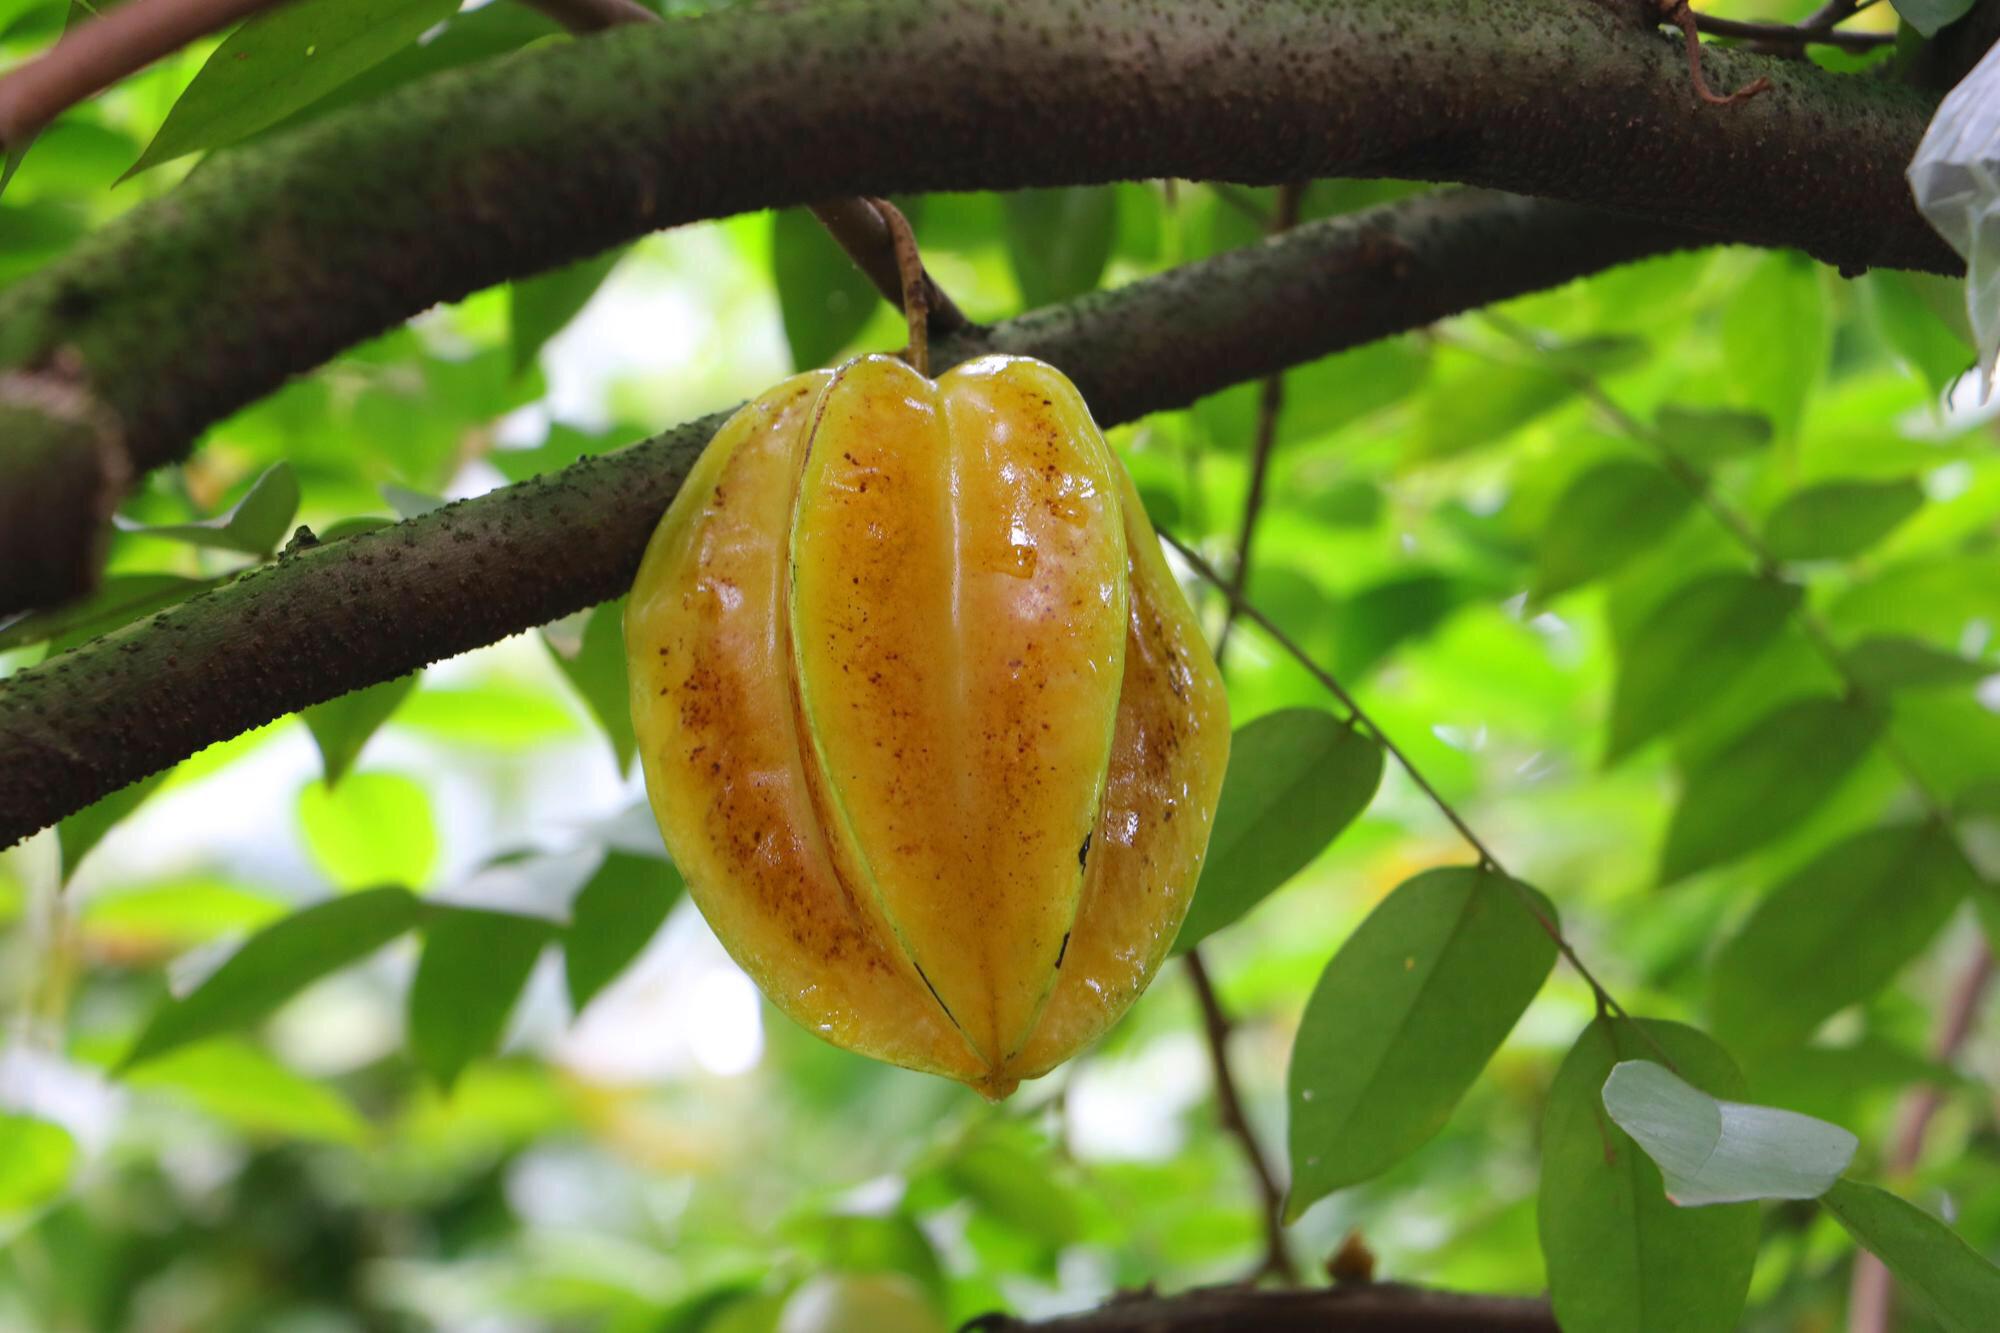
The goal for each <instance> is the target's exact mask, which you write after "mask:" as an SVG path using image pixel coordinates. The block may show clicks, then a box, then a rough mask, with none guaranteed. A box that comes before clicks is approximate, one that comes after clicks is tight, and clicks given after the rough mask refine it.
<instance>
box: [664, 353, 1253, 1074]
mask: <svg viewBox="0 0 2000 1333" xmlns="http://www.w3.org/2000/svg"><path fill="white" fill-rule="evenodd" d="M625 639H626V651H627V655H628V659H629V664H630V673H629V674H630V678H631V689H632V717H633V725H634V729H635V731H636V733H637V736H638V739H639V748H640V755H641V760H642V763H643V766H644V769H645V774H646V785H647V791H648V793H649V795H650V797H651V801H652V805H653V810H654V813H655V815H656V816H657V817H658V819H659V823H660V829H661V832H662V834H663V835H664V836H665V838H666V842H667V846H668V849H669V850H670V851H671V852H672V853H673V856H674V859H675V861H676V863H677V864H678V865H679V867H680V869H681V872H682V874H683V875H684V877H685V878H686V880H687V882H688V886H689V891H690V893H691V894H692V896H693V897H694V899H695V902H696V904H697V905H698V906H699V907H700V908H701V911H702V913H703V915H705V916H706V917H707V918H708V921H709V924H710V925H711V926H712V927H713V928H714V930H715V933H716V935H717V937H718V938H719V939H720V940H721V941H722V943H723V945H724V946H725V947H726V948H728V950H729V951H730V953H731V955H732V956H733V957H735V959H736V960H737V962H738V963H739V964H741V965H742V967H743V968H744V970H745V971H746V972H748V973H749V974H750V976H751V977H752V978H753V979H754V980H755V981H756V982H757V984H758V985H759V986H760V987H762V988H763V990H764V992H765V994H766V995H768V996H769V997H770V998H771V1000H772V1002H773V1003H775V1004H776V1005H777V1006H778V1007H779V1008H780V1009H782V1010H784V1011H785V1013H786V1014H788V1015H789V1016H790V1017H792V1018H793V1019H794V1020H796V1021H798V1022H799V1023H801V1024H802V1025H804V1026H805V1027H807V1028H808V1029H810V1030H812V1031H814V1032H816V1033H818V1034H819V1035H820V1036H822V1037H824V1038H826V1039H827V1040H829V1041H831V1042H833V1043H834V1044H835V1045H838V1046H842V1047H846V1048H848V1049H850V1050H855V1051H859V1052H861V1053H863V1054H867V1055H871V1056H874V1057H876V1058H878V1059H882V1060H887V1061H889V1062H891V1063H894V1064H899V1065H904V1066H907V1067H909V1068H913V1069H921V1070H926V1071H929V1072H933V1073H938V1074H943V1075H946V1076H949V1077H952V1078H956V1079H959V1080H961V1081H963V1082H966V1083H968V1084H970V1085H972V1086H973V1087H975V1088H978V1089H979V1090H980V1091H982V1092H984V1093H985V1094H987V1095H988V1096H992V1097H1000V1096H1005V1095H1006V1094H1007V1093H1008V1092H1010V1091H1012V1090H1013V1088H1014V1087H1015V1085H1016V1084H1018V1083H1019V1081H1020V1080H1021V1079H1024V1078H1033V1077H1036V1076H1038V1075H1040V1074H1043V1073H1046V1072H1047V1071H1048V1070H1049V1069H1052V1068H1053V1067H1054V1066H1056V1065H1057V1064H1060V1063H1061V1062H1062V1061H1063V1060H1065V1059H1067V1058H1069V1056H1071V1055H1073V1054H1075V1053H1076V1051H1078V1050H1079V1049H1081V1048H1082V1047H1083V1046H1085V1045H1087V1044H1089V1043H1090V1042H1091V1041H1093V1040H1095V1039H1096V1038H1097V1037H1098V1036H1099V1035H1100V1034H1102V1033H1103V1031H1104V1030H1105V1029H1106V1028H1108V1027H1109V1026H1110V1025H1111V1024H1112V1023H1113V1022H1114V1021H1116V1019H1117V1018H1118V1016H1119V1015H1120V1014H1122V1013H1123V1012H1124V1010H1125V1009H1126V1008H1127V1007H1128V1006H1129V1005H1130V1004H1131V1003H1132V1001H1133V1000H1135V999H1136V998H1137V997H1138V995H1139V993H1140V992H1141V991H1143V990H1144V989H1145V986H1146V983H1147V982H1148V981H1149V980H1150V979H1151V977H1152V974H1153V972H1154V971H1155V970H1156V969H1157V968H1158V966H1159V964H1160V961H1161V960H1162V959H1163V958H1164V957H1165V955H1166V952H1167V949H1168V948H1169V946H1170V945H1171V944H1172V942H1173V938H1174V933H1175V932H1176V931H1177V930H1178V929H1179V927H1180V922H1181V918H1182V916H1183V915H1184V914H1185V912H1186V910H1187V903H1188V899H1189V897H1190V896H1191V894H1192V893H1193V889H1194V884H1195V880H1196V879H1197V877H1198V876H1199V874H1200V870H1201V859H1202V855H1203V853H1204V852H1205V851H1206V849H1207V845H1208V832H1209V826H1210V823H1211V821H1212V818H1213V815H1214V811H1215V801H1216V797H1217V796H1218V794H1219V793H1220V790H1221V784H1222V776H1223V770H1224V769H1225V767H1226V766H1227V762H1228V749H1229V723H1228V710H1227V705H1226V702H1225V699H1224V695H1223V690H1222V684H1221V680H1220V677H1219V676H1218V674H1217V672H1216V669H1215V665H1214V662H1213V661H1212V660H1211V658H1210V657H1209V654H1208V649H1207V646H1206V644H1205V643H1204V641H1203V639H1202V636H1201V633H1200V628H1199V626H1198V625H1197V624H1196V622H1195V620H1194V617H1193V614H1192V612H1191V611H1190V610H1189V608H1188V606H1187V603H1186V601H1185V600H1184V599H1183V598H1182V596H1181V594H1180V590H1179V589H1178V587H1176V586H1175V584H1174V582H1173V579H1172V576H1171V574H1170V573H1169V571H1168V570H1167V567H1166V564H1165V561H1164V560H1163V559H1162V557H1161V555H1160V550H1159V543H1158V539H1157V538H1156V537H1155V535H1154V533H1153V531H1152V527H1151V525H1150V524H1149V523H1148V522H1147V519H1146V515H1145V511H1144V509H1143V507H1142V506H1141V505H1140V503H1139V500H1138V497H1137V494H1136V492H1135V491H1134V490H1133V488H1132V483H1131V480H1130V478H1128V477H1127V476H1126V474H1125V470H1124V468H1123V466H1122V465H1121V464H1120V463H1119V462H1118V460H1117V458H1116V456H1115V455H1114V454H1113V453H1112V452H1111V450H1110V448H1109V447H1108V446H1107V445H1106V444H1105V443H1104V440H1103V437H1102V435H1101V434H1099V432H1098V430H1097V428H1096V426H1095V424H1094V423H1093V422H1092V421H1091V419H1090V414H1089V411H1088V409H1087V408H1086V407H1085V406H1084V404H1083V400H1082V399H1081V397H1080V396H1079V395H1078V394H1077V392H1076V390H1075V388H1074V387H1073V386H1071V385H1070V383H1069V382H1068V381H1067V380H1066V379H1064V378H1063V377H1062V375H1061V374H1060V373H1059V372H1057V371H1056V370H1054V369H1053V368H1052V367H1049V366H1046V365H1043V364H1042V363H1040V362H1036V361H1032V360H1028V359H1026V358H1019V357H987V358H981V359H980V360H977V361H973V362H969V363H967V364H966V365H964V366H961V367H958V368H957V369H954V370H952V371H950V372H948V373H946V374H945V375H944V376H942V377H941V378H940V379H939V380H937V381H935V382H933V381H931V380H928V379H926V378H924V377H923V376H921V375H919V374H917V373H916V372H915V371H913V370H911V369H909V368H908V367H906V366H904V365H903V364H902V363H901V362H899V361H896V360H893V359H891V358H888V357H879V356H871V357H862V358H860V359H858V360H855V361H851V362H848V363H847V364H846V365H843V366H841V367H840V368H838V369H837V370H833V371H813V372H809V373H807V374H803V375H798V376H795V377H793V378H792V379H789V380H787V381H785V382H784V383H782V384H780V385H778V386H777V387H776V388H774V389H772V390H771V391H770V392H768V393H766V394H764V395H763V396H762V397H760V398H758V399H757V400H755V401H754V402H752V403H750V404H748V405H746V406H745V407H744V408H743V409H742V410H741V411H739V412H738V413H737V414H736V415H735V416H734V417H732V418H731V419H730V420H729V422H728V423H727V424H726V425H724V427H723V428H722V430H721V431H719V432H718V433H717V434H716V436H715V438H714V440H713V441H711V443H710V444H709V446H708V448H707V450H706V451H705V452H704V453H703V455H702V457H701V459H700V461H699V462H698V463H697V464H696V465H695V467H694V469H693V470H692V471H691V473H690V474H689V476H688V478H687V480H686V482H685V483H684V484H683V486H682V488H681V490H680V493H679V494H678V496H677V497H676V498H675V500H674V503H673V505H672V506H671V507H670V508H669V510H668V511H667V514H666V515H665V517H664V518H663V519H662V520H661V522H660V526H659V528H658V530H657V531H656V532H655V533H654V536H653V539H652V542H651V544H650V545H649V546H648V548H647V551H646V556H645V559H644V561H643V563H642V564H641V567H640V571H639V576H638V579H637V581H636V582H635V584H634V586H633V590H632V595H631V597H630V599H629V600H628V602H627V607H626V619H625Z"/></svg>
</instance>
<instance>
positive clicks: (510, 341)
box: [507, 245, 629, 375]
mask: <svg viewBox="0 0 2000 1333" xmlns="http://www.w3.org/2000/svg"><path fill="white" fill-rule="evenodd" d="M628 248H629V247H627V246H622V245H621V246H617V247H616V248H614V249H611V250H607V251H605V252H604V253H603V254H601V255H593V256H591V257H590V258H589V259H583V260H579V261H577V262H576V263H574V264H569V265H566V266H565V267H563V268H559V269H554V270H552V271H550V272H548V273H538V274H536V275H535V276H534V277H532V278H516V279H515V280H514V281H513V282H510V283H508V284H507V346H508V353H509V355H510V356H511V357H512V362H511V364H512V365H513V368H514V373H515V374H516V375H518V374H520V373H521V372H522V371H524V370H526V369H527V368H528V367H529V366H531V365H533V364H534V362H535V356H536V354H537V353H539V352H540V351H541V350H542V344H544V343H546V342H547V341H548V340H549V339H551V338H553V337H555V336H556V335H557V334H558V333H561V332H562V331H563V327H564V326H565V325H567V324H568V323H569V322H570V321H571V320H572V319H575V318H576V317H577V315H578V314H580V313H582V311H583V308H584V307H585V306H586V305H588V304H590V298H591V297H593V296H595V295H596V294H597V289H598V288H599V287H601V286H603V285H604V280H605V279H606V278H608V277H610V276H611V270H612V269H614V268H616V267H617V266H618V261H619V260H621V259H623V258H624V257H625V251H626V250H627V249H628Z"/></svg>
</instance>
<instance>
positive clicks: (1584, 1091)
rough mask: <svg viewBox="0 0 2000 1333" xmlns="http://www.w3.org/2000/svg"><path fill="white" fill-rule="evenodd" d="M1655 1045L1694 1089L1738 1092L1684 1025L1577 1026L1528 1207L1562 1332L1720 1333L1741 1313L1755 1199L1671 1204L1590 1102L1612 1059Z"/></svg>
mask: <svg viewBox="0 0 2000 1333" xmlns="http://www.w3.org/2000/svg"><path fill="white" fill-rule="evenodd" d="M1648 1037H1650V1038H1651V1040H1650V1041H1649V1040H1647V1038H1648ZM1655 1043H1657V1044H1658V1048H1659V1049H1661V1050H1664V1051H1665V1053H1666V1054H1667V1056H1668V1058H1670V1059H1672V1060H1673V1062H1674V1065H1675V1067H1676V1068H1678V1069H1679V1070H1680V1071H1681V1073H1682V1074H1683V1075H1685V1076H1686V1077H1687V1078H1688V1079H1689V1080H1690V1081H1691V1082H1693V1083H1694V1084H1695V1085H1696V1086H1698V1087H1700V1088H1701V1089H1702V1090H1703V1091H1705V1092H1707V1093H1709V1094H1711V1095H1713V1096H1717V1097H1737V1098H1740V1097H1742V1096H1743V1095H1744V1093H1745V1091H1746V1089H1745V1087H1744V1083H1743V1075H1742V1074H1741V1073H1740V1072H1739V1071H1738V1070H1737V1068H1736V1064H1735V1062H1734V1061H1732V1060H1731V1059H1730V1058H1729V1054H1728V1052H1726V1051H1724V1050H1723V1049H1722V1048H1721V1047H1720V1046H1718V1045H1716V1044H1715V1043H1714V1042H1713V1041H1711V1040H1709V1039H1708V1038H1707V1037H1706V1036H1704V1035H1703V1034H1702V1033H1700V1032H1698V1031H1696V1030H1695V1029H1693V1028H1691V1027H1685V1026H1683V1025H1681V1024H1679V1023H1664V1022H1655V1021H1650V1020H1648V1021H1645V1022H1644V1032H1643V1033H1641V1032H1640V1031H1639V1025H1637V1024H1635V1023H1633V1022H1630V1021H1627V1020H1624V1019H1608V1018H1599V1019H1598V1020H1597V1021H1596V1022H1594V1023H1592V1024H1591V1025H1590V1026H1589V1027H1587V1028H1585V1029H1584V1030H1583V1035H1582V1036H1581V1037H1579V1038H1578V1039H1577V1043H1576V1045H1575V1046H1574V1047H1572V1048H1571V1049H1570V1053H1569V1055H1568V1056H1567V1057H1566V1058H1565V1059H1564V1060H1563V1062H1562V1067H1561V1068H1560V1069H1559V1070H1557V1071H1556V1077H1555V1082H1554V1084H1552V1085H1551V1086H1550V1088H1549V1097H1548V1105H1547V1108H1546V1109H1545V1110H1544V1111H1543V1113H1542V1178H1541V1189H1540V1193H1539V1196H1538V1199H1537V1204H1536V1210H1535V1211H1536V1217H1537V1220H1538V1222H1539V1225H1540V1229H1541V1242H1542V1255H1543V1257H1544V1259H1545V1260H1546V1261H1547V1263H1548V1273H1549V1300H1550V1302H1551V1304H1552V1305H1553V1306H1554V1307H1555V1316H1556V1322H1557V1323H1558V1324H1560V1325H1561V1326H1562V1328H1563V1329H1564V1330H1566V1333H1711V1331H1712V1333H1729V1331H1730V1330H1732V1329H1734V1328H1736V1327H1737V1320H1738V1319H1739V1318H1740V1317H1741V1315H1742V1313H1743V1301H1744V1297H1745V1295H1746V1294H1747V1292H1748V1290H1749V1287H1750V1273H1751V1270H1752V1269H1753V1268H1754V1267H1755V1266H1756V1261H1757V1238H1758V1232H1759V1222H1758V1216H1757V1208H1756V1205H1754V1204H1748V1203H1745V1204H1730V1205H1725V1206H1720V1207H1715V1208H1702V1209H1686V1208H1676V1207H1674V1205H1673V1204H1672V1203H1671V1202H1669V1201H1668V1199H1667V1197H1666V1193H1665V1190H1664V1187H1663V1185H1662V1183H1661V1180H1660V1171H1659V1168H1658V1167H1656V1166H1654V1165H1653V1162H1652V1159H1651V1158H1649V1157H1647V1156H1646V1154H1645V1153H1643V1152H1641V1151H1640V1150H1639V1146H1638V1145H1637V1144H1635V1143H1634V1142H1633V1141H1632V1139H1631V1138H1630V1136H1628V1135H1627V1134H1626V1133H1625V1132H1624V1131H1623V1130H1621V1129H1619V1128H1618V1127H1617V1126H1616V1125H1615V1124H1613V1123H1612V1122H1611V1121H1610V1119H1609V1117H1607V1116H1606V1114H1605V1112H1604V1106H1603V1102H1602V1101H1601V1100H1600V1094H1601V1091H1602V1089H1603V1087H1604V1083H1605V1080H1606V1079H1608V1078H1609V1077H1610V1076H1611V1071H1612V1069H1613V1067H1614V1066H1616V1065H1617V1064H1618V1063H1619V1062H1620V1061H1624V1060H1631V1059H1635V1058H1640V1057H1644V1056H1648V1055H1655V1054H1657V1052H1656V1050H1655Z"/></svg>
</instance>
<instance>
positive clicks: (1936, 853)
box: [1713, 823, 1979, 1053]
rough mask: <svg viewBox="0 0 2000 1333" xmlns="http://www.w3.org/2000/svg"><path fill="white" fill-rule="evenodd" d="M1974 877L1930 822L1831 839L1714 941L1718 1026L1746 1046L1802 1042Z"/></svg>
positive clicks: (1862, 990) (1911, 949)
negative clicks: (1723, 940)
mask: <svg viewBox="0 0 2000 1333" xmlns="http://www.w3.org/2000/svg"><path fill="white" fill-rule="evenodd" d="M1978 883H1979V876H1978V874H1977V873H1976V872H1975V871H1974V870H1973V868H1972V867H1971V866H1970V865H1968V864H1967V863H1966V860H1965V857H1964V856H1963V855H1962V854H1961V853H1960V852H1959V850H1958V844H1957V842H1956V841H1955V840H1954V839H1953V838H1952V836H1951V835H1950V833H1949V832H1947V831H1946V830H1945V829H1943V828H1940V827H1939V826H1938V825H1936V824H1929V823H1926V824H1910V825H1903V826H1900V827H1890V828H1877V829H1869V830H1867V831H1866V832H1864V833H1858V834H1855V835H1854V836H1852V837H1850V838H1847V839H1845V840H1843V841H1841V842H1838V843H1836V844H1834V845H1833V846H1832V847H1830V848H1828V849H1827V850H1826V851H1825V852H1823V853H1821V854H1820V855H1819V856H1817V857H1815V858H1814V859H1813V861H1812V862H1811V863H1810V864H1808V865H1807V866H1806V867H1805V868H1804V869H1802V870H1800V871H1799V872H1798V873H1797V874H1795V875H1793V876H1792V877H1791V878H1790V879H1788V880H1786V881H1785V882H1784V883H1783V884H1780V885H1779V886H1778V887H1777V888H1776V889H1774V890H1772V892H1771V894H1770V896H1769V897H1767V898H1765V899H1764V901H1763V902H1762V903H1760V904H1759V905H1758V907H1757V910H1756V911H1755V912H1753V913H1752V914H1751V916H1750V919H1749V920H1748V921H1746V922H1745V923H1744V925H1743V929H1742V930H1740V931H1739V932H1737V934H1736V936H1735V938H1733V939H1731V940H1730V941H1729V943H1728V944H1727V945H1725V946H1724V947H1723V949H1722V952H1721V954H1720V955H1719V956H1718V957H1717V959H1716V962H1715V968H1714V972H1713V978H1714V980H1713V985H1714V1013H1715V1026H1716V1032H1717V1033H1718V1035H1720V1036H1721V1037H1722V1038H1723V1039H1724V1040H1725V1041H1728V1042H1729V1043H1730V1044H1731V1045H1732V1046H1734V1047H1735V1048H1736V1049H1738V1050H1740V1051H1744V1052H1746V1053H1748V1052H1750V1051H1760V1052H1761V1051H1763V1050H1766V1049H1770V1048H1773V1047H1780V1046H1789V1045H1792V1044H1795V1043H1797V1042H1802V1041H1804V1040H1805V1039H1806V1038H1808V1037H1810V1036H1811V1035H1812V1034H1813V1032H1814V1030H1815V1029H1817V1028H1818V1027H1819V1025H1820V1024H1821V1023H1822V1022H1824V1021H1825V1020H1826V1019H1827V1018H1829V1017H1831V1016H1832V1015H1834V1014H1835V1013H1838V1012H1839V1011H1840V1010H1842V1009H1844V1008H1846V1007H1847V1006H1848V1005H1850V1004H1855V1003H1857V1002H1859V1001H1861V1000H1865V999H1867V998H1868V997H1869V996H1871V995H1873V994H1874V993H1875V992H1876V991H1878V990H1880V989H1881V988H1882V987H1884V986H1886V985H1888V984H1889V982H1890V981H1891V980H1892V979H1893V978H1894V977H1895V975H1896V973H1898V972H1899V971H1901V970H1902V968H1903V966H1904V965H1905V964H1906V963H1908V962H1909V961H1910V959H1912V958H1914V957H1915V956H1916V955H1917V954H1918V952H1919V951H1921V950H1922V949H1923V947H1924V945H1925V944H1927V943H1928V942H1929V941H1930V940H1931V939H1933V938H1935V937H1936V935H1937V933H1938V931H1940V930H1942V929H1943V928H1944V924H1945V922H1946V921H1947V920H1949V919H1950V917H1951V914H1952V912H1953V911H1954V910H1956V909H1957V907H1958V905H1959V904H1960V903H1961V902H1963V901H1964V900H1965V899H1966V897H1967V896H1968V895H1969V894H1970V893H1971V892H1972V891H1973V889H1974V888H1976V887H1977V886H1978Z"/></svg>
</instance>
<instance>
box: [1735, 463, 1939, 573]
mask: <svg viewBox="0 0 2000 1333" xmlns="http://www.w3.org/2000/svg"><path fill="white" fill-rule="evenodd" d="M1923 507H1924V488H1923V487H1922V486H1919V485H1918V484H1917V483H1916V482H1915V481H1913V480H1909V479H1903V480H1899V481H1830V482H1826V483H1824V484H1822V485H1818V486H1809V487H1807V488H1806V489H1805V490H1802V491H1798V492H1795V493H1794V494H1792V495H1788V496H1786V497H1785V499H1784V500H1783V501H1782V502H1781V503H1780V504H1779V505H1778V507H1777V508H1776V509H1773V510H1772V511H1771V513H1770V516H1769V517H1768V518H1766V519H1765V520H1764V544H1765V546H1767V547H1769V548H1770V551H1771V554H1772V555H1774V556H1776V557H1777V558H1778V559H1780V560H1843V559H1846V558H1847V557H1849V556H1854V555H1859V554H1860V553H1861V552H1863V551H1865V550H1867V549H1868V548H1869V547H1871V546H1873V545H1874V544H1875V543H1876V542H1879V541H1881V540H1882V539H1883V538H1884V537H1886V536H1888V535H1889V534H1890V533H1891V532H1894V531H1895V530H1896V529H1897V528H1899V527H1901V526H1902V525H1903V523H1904V522H1905V521H1907V520H1908V519H1909V518H1910V517H1911V516H1912V515H1913V514H1915V513H1916V512H1917V511H1918V510H1919V509H1922V508H1923Z"/></svg>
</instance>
